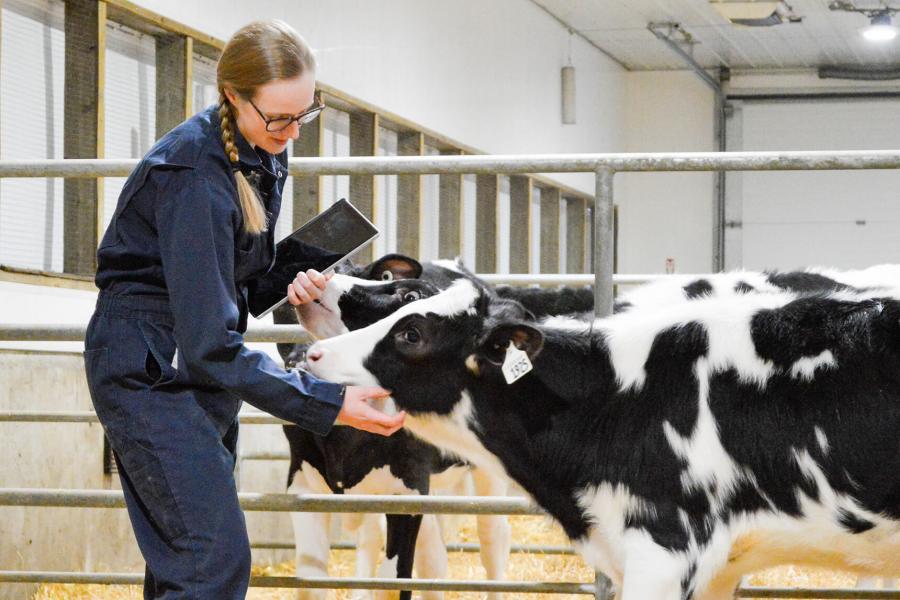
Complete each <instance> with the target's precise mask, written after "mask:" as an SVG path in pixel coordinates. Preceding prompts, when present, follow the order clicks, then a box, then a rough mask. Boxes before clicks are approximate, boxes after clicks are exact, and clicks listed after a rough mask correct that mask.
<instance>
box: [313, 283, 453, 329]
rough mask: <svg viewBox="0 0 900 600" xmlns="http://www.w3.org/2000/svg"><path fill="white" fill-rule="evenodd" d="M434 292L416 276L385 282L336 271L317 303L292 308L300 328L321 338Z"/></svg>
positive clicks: (358, 324) (428, 284) (355, 326)
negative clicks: (301, 326)
mask: <svg viewBox="0 0 900 600" xmlns="http://www.w3.org/2000/svg"><path fill="white" fill-rule="evenodd" d="M437 291H438V290H437V288H436V287H435V286H434V285H432V284H430V283H428V282H427V281H422V280H419V279H400V280H397V281H389V282H387V283H385V282H383V281H372V280H369V279H359V278H357V277H351V276H349V275H341V274H336V275H335V276H334V277H332V278H331V281H329V282H328V286H327V287H326V289H325V292H324V293H323V294H322V297H321V298H320V299H319V302H317V303H316V302H310V303H307V304H303V305H301V306H298V307H297V308H296V311H297V317H298V318H299V320H300V323H302V324H303V327H304V328H305V329H306V330H307V331H308V332H309V333H310V334H311V335H312V336H313V337H315V338H317V339H324V338H330V337H334V336H336V335H340V334H342V333H346V332H347V331H352V330H354V329H359V328H361V327H365V326H366V325H370V324H371V323H374V322H375V321H377V320H379V319H381V318H383V317H386V316H387V315H389V314H391V313H393V312H394V311H395V310H397V309H398V308H400V307H401V306H404V305H406V304H409V303H410V302H414V301H416V300H419V299H421V298H427V297H429V296H433V295H434V294H436V293H437Z"/></svg>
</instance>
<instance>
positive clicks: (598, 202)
mask: <svg viewBox="0 0 900 600" xmlns="http://www.w3.org/2000/svg"><path fill="white" fill-rule="evenodd" d="M615 174H616V173H615V171H613V170H611V169H607V168H601V169H597V171H596V173H595V174H594V176H595V178H596V181H595V187H596V191H595V195H594V223H593V227H594V235H593V243H594V244H593V245H594V247H593V248H592V249H591V251H592V252H593V258H594V315H595V316H597V317H606V316H608V315H611V314H612V311H613V178H614V177H615Z"/></svg>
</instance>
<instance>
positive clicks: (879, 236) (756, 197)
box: [725, 99, 900, 269]
mask: <svg viewBox="0 0 900 600" xmlns="http://www.w3.org/2000/svg"><path fill="white" fill-rule="evenodd" d="M728 132H729V140H728V141H729V145H728V149H729V150H875V149H896V148H900V100H898V99H866V100H862V99H841V100H834V99H830V100H803V101H791V102H775V101H746V100H745V101H741V102H737V103H736V106H735V111H734V113H733V115H732V116H731V118H730V119H729V122H728ZM726 190H727V195H726V220H727V221H728V222H729V227H728V228H726V247H725V260H726V266H727V267H729V268H737V267H745V268H748V269H765V268H778V269H791V268H797V267H803V266H810V265H826V266H833V267H838V268H861V267H865V266H868V265H872V264H878V263H884V262H900V234H898V232H900V171H890V170H885V171H818V172H777V171H775V172H755V173H729V174H728V180H727V187H726Z"/></svg>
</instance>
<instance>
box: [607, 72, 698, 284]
mask: <svg viewBox="0 0 900 600" xmlns="http://www.w3.org/2000/svg"><path fill="white" fill-rule="evenodd" d="M626 81H627V86H626V90H627V94H626V98H627V100H626V101H627V106H628V110H627V111H626V113H625V127H624V130H625V133H626V137H625V139H626V143H625V150H626V151H627V152H692V151H693V152H707V151H712V150H715V147H714V142H713V93H712V91H711V90H710V88H709V87H708V86H707V85H706V84H704V83H703V82H702V81H700V79H699V78H698V77H697V76H696V75H694V74H693V73H690V72H687V71H652V72H633V73H628V75H627V77H626ZM615 186H616V201H617V203H618V205H619V272H620V273H662V272H664V269H665V261H666V258H673V259H675V270H676V271H678V272H681V273H706V272H709V271H710V270H711V268H712V256H713V254H712V223H713V217H712V207H713V175H712V174H711V173H620V174H618V175H616V179H615Z"/></svg>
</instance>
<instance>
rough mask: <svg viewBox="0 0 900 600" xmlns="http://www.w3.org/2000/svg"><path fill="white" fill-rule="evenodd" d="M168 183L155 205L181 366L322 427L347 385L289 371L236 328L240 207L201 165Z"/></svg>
mask: <svg viewBox="0 0 900 600" xmlns="http://www.w3.org/2000/svg"><path fill="white" fill-rule="evenodd" d="M185 179H187V180H188V181H182V182H181V183H183V184H184V185H172V183H174V182H173V181H170V182H169V183H170V185H168V186H166V188H167V189H164V190H163V191H164V192H165V193H164V194H161V196H164V198H161V199H160V201H159V202H158V204H157V209H156V225H157V229H158V232H159V246H160V247H159V250H160V256H161V257H162V266H163V272H164V274H165V278H166V285H167V287H168V290H169V301H170V304H171V309H172V313H173V316H174V318H175V339H176V343H177V344H178V349H179V353H180V356H181V357H182V360H181V362H180V363H179V368H184V369H187V370H188V374H189V376H190V378H191V380H193V381H198V382H202V383H205V384H209V385H215V386H217V387H221V388H224V389H225V390H227V391H228V392H230V393H232V394H234V395H236V396H238V397H240V398H241V399H242V400H245V401H246V402H249V403H250V404H252V405H253V406H255V407H257V408H259V409H261V410H264V411H266V412H267V413H269V414H272V415H274V416H276V417H278V418H281V419H284V420H286V421H290V422H292V423H296V424H297V425H299V426H301V427H303V428H304V429H307V430H309V431H311V432H313V433H316V434H320V435H324V434H326V433H328V431H329V430H330V429H331V426H332V425H333V424H334V421H335V419H336V418H337V414H338V412H339V411H340V409H341V405H342V403H343V391H342V390H343V387H342V386H341V385H339V384H336V383H331V382H327V381H322V380H320V379H317V378H315V377H313V376H312V375H309V374H307V373H302V372H299V373H298V372H293V371H285V370H284V369H283V368H281V366H279V365H278V364H277V363H276V362H275V361H274V360H272V359H271V358H270V357H269V355H268V354H265V353H263V352H256V351H253V350H250V349H248V348H247V347H246V346H245V345H244V338H243V336H242V335H241V334H240V332H238V330H237V327H238V318H239V311H238V304H237V289H236V286H235V281H234V254H235V228H236V226H237V225H238V224H239V222H240V219H239V217H238V214H239V208H238V207H237V206H236V205H233V204H232V203H231V201H230V199H228V200H227V201H226V202H223V201H222V200H223V199H222V198H217V197H216V196H215V195H214V194H216V193H218V194H225V193H227V192H226V191H224V190H219V191H217V190H215V189H214V186H213V185H212V184H211V183H210V182H209V181H208V179H207V178H205V177H203V176H198V174H197V173H196V172H194V173H190V174H189V177H186V178H185Z"/></svg>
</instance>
